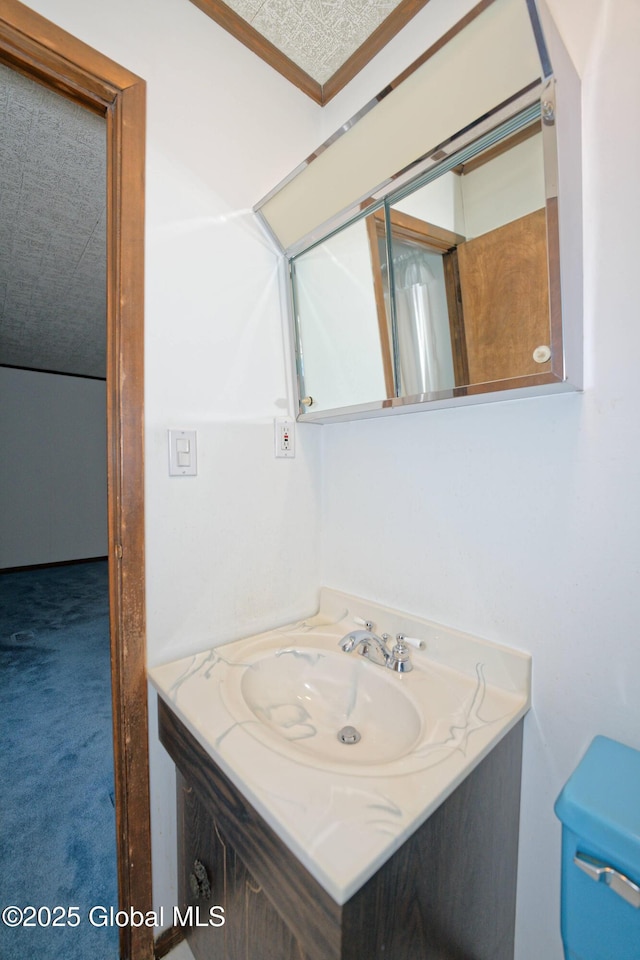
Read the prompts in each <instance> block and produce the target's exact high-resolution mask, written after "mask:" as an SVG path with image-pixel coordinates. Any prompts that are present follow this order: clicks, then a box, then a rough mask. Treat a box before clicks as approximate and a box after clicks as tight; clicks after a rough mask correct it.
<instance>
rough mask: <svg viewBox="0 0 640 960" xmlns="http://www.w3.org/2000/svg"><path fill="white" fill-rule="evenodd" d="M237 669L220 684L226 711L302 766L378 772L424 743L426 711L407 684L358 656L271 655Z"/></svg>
mask: <svg viewBox="0 0 640 960" xmlns="http://www.w3.org/2000/svg"><path fill="white" fill-rule="evenodd" d="M239 666H240V665H235V666H234V667H233V668H232V669H229V671H228V676H227V677H225V680H224V681H223V683H222V685H221V689H222V696H223V700H224V702H225V705H226V707H227V709H228V710H229V712H230V713H231V714H232V716H233V717H234V718H235V719H236V721H238V722H239V723H242V724H243V725H244V726H245V729H246V731H247V732H248V733H250V734H252V735H253V736H254V737H256V738H257V739H258V740H260V741H261V742H262V743H264V744H265V746H268V747H270V748H271V749H273V750H276V751H277V752H280V753H284V754H286V755H288V756H295V757H296V758H297V759H298V760H299V761H302V762H305V761H306V762H307V763H310V764H312V765H314V766H316V765H317V766H323V767H325V768H326V767H329V768H340V767H350V768H353V767H360V768H361V767H368V766H376V767H379V766H380V765H384V764H388V763H390V762H392V761H396V760H398V759H400V758H401V757H403V756H405V755H406V754H408V753H410V752H411V751H412V750H413V748H414V747H415V745H416V743H417V742H418V741H419V740H420V739H421V737H422V733H423V719H422V712H421V710H420V708H419V705H418V704H417V703H416V702H415V701H414V698H413V697H412V695H411V693H410V692H409V690H408V688H407V686H408V685H407V684H406V683H405V682H404V681H405V677H400V676H398V675H397V674H394V673H391V671H388V670H385V669H384V668H383V667H379V666H376V665H374V664H371V663H369V662H367V661H364V660H363V659H362V658H361V657H359V656H358V657H357V656H352V655H347V654H345V653H343V652H341V651H336V652H335V653H334V652H333V651H330V650H326V649H321V648H315V647H308V646H306V647H285V648H279V649H275V650H274V649H273V648H272V649H270V650H267V651H261V652H260V653H259V654H258V655H256V656H255V658H252V659H251V661H250V662H249V663H246V664H245V669H239Z"/></svg>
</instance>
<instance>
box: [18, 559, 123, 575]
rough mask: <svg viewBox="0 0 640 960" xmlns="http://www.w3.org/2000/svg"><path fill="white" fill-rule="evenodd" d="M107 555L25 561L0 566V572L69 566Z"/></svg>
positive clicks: (96, 561)
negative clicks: (46, 561) (48, 560)
mask: <svg viewBox="0 0 640 960" xmlns="http://www.w3.org/2000/svg"><path fill="white" fill-rule="evenodd" d="M108 559H109V558H108V557H80V558H79V559H78V560H54V561H53V562H51V563H27V564H25V565H24V566H23V567H0V574H2V573H21V572H22V571H23V570H46V569H47V568H48V567H71V566H74V565H75V564H78V563H98V562H100V561H101V560H108Z"/></svg>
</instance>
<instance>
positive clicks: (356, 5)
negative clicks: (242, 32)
mask: <svg viewBox="0 0 640 960" xmlns="http://www.w3.org/2000/svg"><path fill="white" fill-rule="evenodd" d="M399 3H400V0H340V2H339V0H227V6H228V7H231V9H232V10H234V11H235V13H237V14H238V15H239V16H241V17H242V18H243V20H246V21H247V23H249V24H250V25H251V26H252V27H253V28H254V29H255V30H257V31H258V33H260V34H262V36H263V37H266V39H267V40H269V41H270V42H271V43H272V44H273V45H274V46H275V47H277V48H278V50H280V51H281V52H282V53H284V54H285V55H286V56H287V57H289V59H290V60H293V62H294V63H296V64H297V65H298V66H299V67H301V69H302V70H304V71H305V73H308V74H309V76H310V77H313V79H314V80H316V81H317V82H318V83H320V84H323V83H325V82H326V81H327V80H328V79H329V77H331V76H332V75H333V74H334V73H335V72H336V70H338V69H339V68H340V67H341V66H342V65H343V64H344V63H345V61H346V60H348V59H349V57H350V56H351V55H352V54H353V53H355V51H356V50H358V49H359V47H361V46H362V44H364V43H365V41H366V40H367V39H368V38H369V36H370V35H371V34H372V33H373V32H374V31H375V30H376V29H377V28H378V27H379V26H380V24H381V23H382V22H383V21H384V20H386V18H387V17H388V16H389V14H391V13H392V12H393V10H395V8H396V7H397V6H398V5H399Z"/></svg>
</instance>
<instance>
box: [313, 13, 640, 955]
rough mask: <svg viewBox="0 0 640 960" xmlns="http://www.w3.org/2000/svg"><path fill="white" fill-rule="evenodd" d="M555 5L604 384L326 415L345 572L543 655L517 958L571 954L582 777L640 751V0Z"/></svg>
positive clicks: (377, 593)
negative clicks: (604, 755)
mask: <svg viewBox="0 0 640 960" xmlns="http://www.w3.org/2000/svg"><path fill="white" fill-rule="evenodd" d="M436 2H437V0H433V3H436ZM549 7H550V8H551V12H552V13H553V15H554V17H555V19H556V22H557V23H558V26H559V28H560V30H561V32H562V33H563V35H564V38H565V42H566V44H567V47H568V49H569V52H570V53H571V55H572V56H573V58H574V61H575V63H576V66H577V68H578V70H579V72H580V73H581V75H582V80H583V110H584V121H583V150H584V188H583V195H584V220H585V223H584V244H585V251H584V252H585V325H586V335H585V353H586V373H587V378H586V389H585V391H584V393H582V394H576V395H564V396H558V397H549V398H539V399H531V400H522V401H512V402H504V403H496V404H487V405H486V406H476V407H465V408H461V409H456V410H441V411H434V412H431V413H426V414H422V413H418V414H413V415H409V416H402V417H398V418H395V419H392V418H388V419H380V420H368V421H362V422H359V423H346V424H331V425H328V426H325V427H323V446H324V451H323V460H324V462H323V468H324V514H323V516H324V520H323V533H324V539H323V573H324V580H325V582H326V583H327V584H328V585H329V586H335V587H339V588H340V589H342V590H346V591H351V592H354V593H359V594H363V595H365V596H368V597H372V598H375V599H376V600H378V601H381V602H383V603H388V604H390V605H392V606H397V607H400V608H403V609H407V610H410V611H412V612H414V613H417V614H422V615H424V616H428V617H431V618H433V619H436V620H441V621H442V622H444V623H448V624H452V625H454V626H456V627H460V628H461V629H464V630H469V631H472V632H475V633H477V634H479V635H481V636H485V637H488V638H490V639H493V640H496V641H499V642H504V643H507V644H511V645H513V646H515V647H518V648H521V649H524V650H528V651H530V652H531V653H532V654H533V709H532V711H531V713H530V715H529V716H528V718H527V721H526V727H525V743H524V776H523V798H522V828H521V848H520V872H519V888H518V914H517V950H516V957H517V960H540V958H541V957H544V958H545V960H560V958H561V956H562V949H561V944H560V939H559V882H560V875H559V860H560V825H559V823H558V822H557V820H556V818H555V816H554V813H553V803H554V801H555V798H556V796H557V794H558V792H559V791H560V789H561V787H562V785H563V783H564V782H565V780H566V778H567V777H568V776H569V774H570V773H571V771H572V770H573V768H574V767H575V764H576V763H577V762H578V760H579V758H580V757H581V755H582V753H583V752H584V750H585V749H586V747H587V745H588V743H589V742H590V740H591V738H592V737H593V736H594V735H595V734H597V733H602V734H606V735H609V736H612V737H614V738H617V739H620V740H622V741H624V742H626V743H628V744H630V745H632V746H635V747H636V748H640V679H639V678H640V644H638V642H637V631H638V623H639V622H640V589H639V579H638V578H639V573H640V505H639V500H638V496H639V495H638V490H639V480H640V414H639V413H638V396H637V383H638V374H637V369H638V356H640V323H639V322H638V307H637V293H636V276H637V263H638V259H639V256H640V249H639V246H640V245H639V242H638V238H637V231H636V229H635V225H634V222H633V218H630V217H629V215H628V214H629V211H630V210H634V209H638V205H639V204H640V183H639V180H638V176H637V170H638V166H639V162H640V132H639V128H638V124H637V123H635V122H633V121H632V120H631V118H634V117H637V116H638V111H639V108H640V70H639V68H638V60H637V50H638V48H639V45H640V7H639V6H638V4H637V2H636V0H609V2H607V3H601V2H599V0H590V2H589V3H586V4H585V3H584V2H583V0H550V2H549ZM430 8H431V4H429V5H428V6H427V7H426V8H425V10H424V11H423V13H425V14H426V13H427V12H428V10H429V9H430ZM365 480H366V482H364V481H365ZM363 537H364V538H365V540H366V542H367V543H368V544H369V545H370V546H369V547H368V548H367V549H365V550H356V551H354V550H352V549H350V547H351V545H352V544H353V543H360V544H361V543H362V540H363ZM621 789H624V785H623V784H622V785H621Z"/></svg>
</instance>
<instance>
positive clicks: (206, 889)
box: [189, 860, 211, 900]
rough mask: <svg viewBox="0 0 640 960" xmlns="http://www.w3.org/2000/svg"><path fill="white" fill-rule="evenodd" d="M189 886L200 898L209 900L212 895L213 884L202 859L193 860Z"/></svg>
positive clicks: (194, 894)
mask: <svg viewBox="0 0 640 960" xmlns="http://www.w3.org/2000/svg"><path fill="white" fill-rule="evenodd" d="M189 887H190V888H191V893H192V894H193V896H194V897H196V898H197V899H198V900H200V899H203V900H208V899H209V897H210V896H211V884H210V883H209V877H208V875H207V870H206V867H205V866H204V864H203V863H202V861H201V860H194V861H193V871H192V873H190V874H189Z"/></svg>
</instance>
